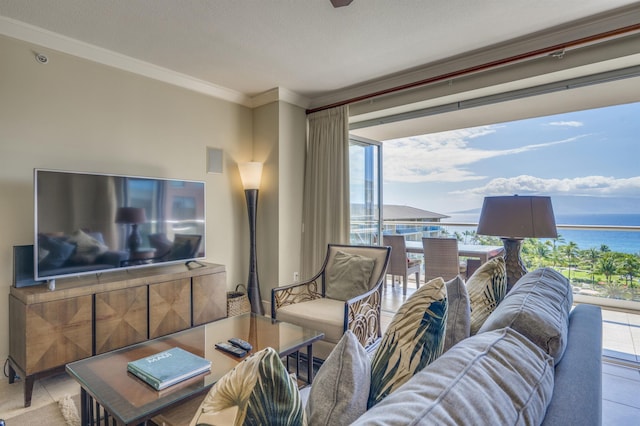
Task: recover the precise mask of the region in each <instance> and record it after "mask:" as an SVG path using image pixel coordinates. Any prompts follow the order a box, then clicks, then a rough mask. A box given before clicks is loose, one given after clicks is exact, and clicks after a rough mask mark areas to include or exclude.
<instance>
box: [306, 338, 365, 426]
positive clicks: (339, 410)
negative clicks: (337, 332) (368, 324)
mask: <svg viewBox="0 0 640 426" xmlns="http://www.w3.org/2000/svg"><path fill="white" fill-rule="evenodd" d="M370 381H371V361H370V359H369V356H368V355H367V351H365V350H364V348H363V347H362V345H361V344H360V342H359V341H358V338H357V337H356V335H355V334H353V332H351V330H347V331H346V332H345V333H344V335H343V336H342V338H341V339H340V341H339V342H338V344H337V345H336V347H335V348H333V350H332V351H331V353H330V354H329V356H328V357H327V359H326V360H325V362H324V363H323V364H322V367H320V370H318V374H316V376H315V377H314V379H313V384H312V385H311V391H310V392H309V399H308V401H307V407H306V412H307V419H308V421H309V424H310V425H313V426H320V425H343V424H345V425H346V424H351V423H352V422H353V421H355V420H356V419H357V418H358V417H360V416H361V415H362V414H364V412H366V411H367V399H368V397H369V386H370V383H371V382H370Z"/></svg>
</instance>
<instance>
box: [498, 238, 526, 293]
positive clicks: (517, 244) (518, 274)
mask: <svg viewBox="0 0 640 426" xmlns="http://www.w3.org/2000/svg"><path fill="white" fill-rule="evenodd" d="M522 241H523V240H522V239H513V238H502V244H504V263H505V266H506V268H507V293H508V292H509V290H511V288H512V287H513V286H514V285H515V284H516V282H518V280H519V279H520V278H522V276H523V275H524V274H526V273H527V268H526V267H525V266H524V262H522V259H521V258H520V249H521V248H522Z"/></svg>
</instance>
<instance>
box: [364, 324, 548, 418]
mask: <svg viewBox="0 0 640 426" xmlns="http://www.w3.org/2000/svg"><path fill="white" fill-rule="evenodd" d="M553 380H554V376H553V360H552V359H551V358H550V357H549V356H548V355H547V354H546V353H544V351H542V350H541V349H540V348H538V347H537V346H536V345H534V344H533V343H531V342H530V341H529V339H527V338H526V337H524V336H522V335H521V334H520V333H518V332H517V331H515V330H513V329H510V328H505V329H501V330H496V331H492V332H488V333H482V334H478V335H476V336H472V337H470V338H468V339H465V340H463V341H461V342H460V343H458V344H457V345H456V346H454V347H453V348H451V349H450V350H449V351H447V352H446V353H444V354H443V355H442V356H441V357H440V358H438V359H437V360H435V361H434V362H433V363H431V364H430V365H428V366H427V367H425V368H424V369H423V370H422V371H421V372H419V373H417V374H416V375H415V376H413V377H412V378H411V380H409V381H408V382H407V383H405V385H404V386H402V387H401V388H399V389H397V390H396V391H395V392H394V393H393V394H391V395H389V396H388V397H387V398H385V399H384V400H383V401H381V402H380V403H379V404H377V405H376V406H375V407H373V408H372V409H370V410H369V411H367V412H366V413H365V414H364V415H363V416H362V417H360V418H359V419H358V420H357V421H356V422H355V423H353V425H369V426H370V425H409V424H412V425H416V424H425V425H477V424H484V425H537V424H540V422H541V421H542V419H543V418H544V415H545V411H546V409H547V406H548V405H549V401H550V400H551V396H552V393H553Z"/></svg>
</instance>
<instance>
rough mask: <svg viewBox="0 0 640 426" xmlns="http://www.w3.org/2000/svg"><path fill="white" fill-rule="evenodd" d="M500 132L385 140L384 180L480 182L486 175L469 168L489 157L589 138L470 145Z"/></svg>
mask: <svg viewBox="0 0 640 426" xmlns="http://www.w3.org/2000/svg"><path fill="white" fill-rule="evenodd" d="M497 129H498V126H482V127H474V128H470V129H460V130H453V131H448V132H441V133H435V134H430V135H422V136H414V137H410V138H403V139H394V140H389V141H385V142H384V144H383V150H384V151H383V152H384V179H385V181H386V182H411V183H416V182H465V181H473V180H480V179H484V178H485V176H479V175H476V174H475V173H473V172H472V171H470V170H469V169H468V166H470V165H471V164H473V163H476V162H478V161H481V160H485V159H488V158H494V157H501V156H507V155H515V154H521V153H524V152H527V151H532V150H537V149H542V148H546V147H549V146H553V145H558V144H564V143H570V142H574V141H576V140H578V139H580V138H582V137H584V136H586V135H581V136H575V137H571V138H568V139H563V140H559V141H552V142H545V143H539V144H531V145H525V146H522V147H518V148H512V149H503V150H499V149H496V150H487V149H479V148H474V147H470V146H469V142H470V141H471V140H472V139H475V138H478V137H481V136H485V135H489V134H492V133H495V132H496V131H497Z"/></svg>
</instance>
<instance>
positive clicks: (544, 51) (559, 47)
mask: <svg viewBox="0 0 640 426" xmlns="http://www.w3.org/2000/svg"><path fill="white" fill-rule="evenodd" d="M637 31H640V24H633V25H629V26H626V27H622V28H618V29H615V30H611V31H605V32H603V33H599V34H595V35H592V36H588V37H582V38H579V39H577V40H573V41H569V42H566V43H559V44H556V45H553V46H549V47H544V48H541V49H537V50H532V51H529V52H525V53H521V54H518V55H514V56H509V57H507V58H502V59H497V60H495V61H491V62H487V63H484V64H480V65H475V66H472V67H469V68H463V69H461V70H457V71H452V72H449V73H445V74H440V75H437V76H435V77H429V78H425V79H423V80H418V81H414V82H412V83H406V84H402V85H400V86H395V87H390V88H388V89H383V90H379V91H377V92H373V93H368V94H365V95H360V96H356V97H353V98H349V99H345V100H343V101H339V102H335V103H332V104H329V105H324V106H321V107H316V108H311V109H308V110H306V113H307V114H311V113H314V112H318V111H324V110H326V109H330V108H335V107H339V106H343V105H349V104H353V103H356V102H361V101H366V100H368V99H373V98H376V97H378V96H383V95H388V94H391V93H396V92H400V91H403V90H407V89H413V88H416V87H420V86H425V85H427V84H431V83H436V82H439V81H443V80H450V79H452V78H455V77H462V76H466V75H469V74H474V73H478V72H481V71H487V70H490V69H493V68H497V67H501V66H505V65H511V64H513V63H516V62H520V61H524V60H527V59H533V58H536V57H539V56H542V55H549V54H552V53H559V52H560V53H562V52H564V51H565V50H567V49H569V48H575V47H581V46H584V45H587V44H591V43H595V42H600V41H604V40H606V39H610V38H613V37H618V36H622V35H626V34H629V33H633V32H637Z"/></svg>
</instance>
